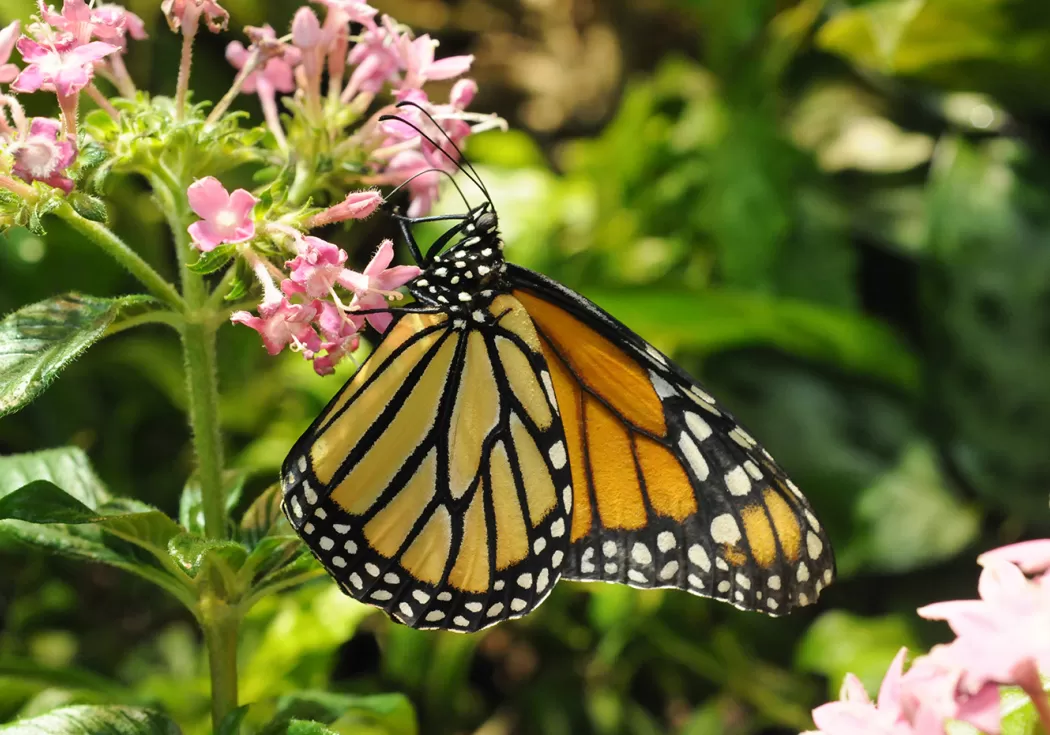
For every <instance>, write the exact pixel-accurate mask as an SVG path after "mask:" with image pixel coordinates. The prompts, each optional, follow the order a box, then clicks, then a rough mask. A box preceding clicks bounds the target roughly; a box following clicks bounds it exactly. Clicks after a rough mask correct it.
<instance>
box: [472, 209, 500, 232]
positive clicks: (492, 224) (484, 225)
mask: <svg viewBox="0 0 1050 735" xmlns="http://www.w3.org/2000/svg"><path fill="white" fill-rule="evenodd" d="M498 225H499V221H498V220H497V219H496V214H495V213H494V212H486V213H485V214H483V215H481V216H480V217H478V222H477V229H478V231H479V232H480V233H481V234H482V235H485V234H488V233H490V232H495V231H496V227H497V226H498Z"/></svg>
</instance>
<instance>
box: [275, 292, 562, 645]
mask: <svg viewBox="0 0 1050 735" xmlns="http://www.w3.org/2000/svg"><path fill="white" fill-rule="evenodd" d="M551 385H552V383H551V378H550V375H549V373H548V372H547V371H546V367H545V362H544V359H543V355H542V351H541V348H540V342H539V337H538V336H537V335H536V332H535V330H534V329H533V327H532V322H531V321H530V320H529V318H528V316H527V314H526V313H525V311H524V309H523V308H522V306H521V304H520V303H518V302H517V301H516V300H515V299H514V298H513V297H510V296H498V297H497V298H496V299H495V300H494V301H493V302H492V304H491V305H490V306H489V308H488V309H487V310H484V311H475V312H474V314H473V315H472V318H471V319H470V320H467V319H458V318H457V319H453V318H451V317H449V316H448V315H446V314H437V315H421V314H411V315H405V316H402V317H401V318H400V319H398V321H397V322H395V324H394V325H393V326H392V327H391V329H390V330H389V331H388V333H387V335H386V337H385V338H384V340H383V341H382V342H381V343H380V345H379V347H378V348H377V349H376V351H375V352H374V353H373V354H372V355H371V356H370V357H369V359H368V360H367V361H366V363H365V364H364V365H363V366H362V368H361V369H360V370H359V371H358V372H357V374H356V375H355V376H354V377H353V378H352V379H351V380H350V381H349V382H348V383H347V384H346V385H345V386H344V387H343V389H342V390H341V391H340V392H339V394H337V395H336V397H335V398H334V399H333V400H332V402H331V403H330V404H329V405H328V407H327V408H326V409H325V410H324V412H322V414H321V415H320V416H319V417H318V419H317V420H316V421H315V422H314V424H313V425H312V426H311V427H310V429H309V430H308V431H307V432H306V433H305V434H304V435H303V437H302V438H300V440H299V441H298V442H297V443H296V445H295V447H294V448H293V450H292V452H291V453H290V454H289V456H288V459H287V460H286V461H285V464H284V467H283V487H284V501H283V507H284V509H285V512H286V514H287V515H288V518H289V519H290V520H291V521H292V524H293V525H294V526H295V528H296V530H297V531H298V532H299V533H300V535H301V536H302V537H303V538H304V539H305V540H306V543H307V545H308V546H309V547H310V549H311V550H312V551H313V553H314V554H315V556H317V558H318V559H319V560H320V561H321V563H322V564H323V565H324V566H325V568H326V569H327V570H328V572H329V573H330V574H331V575H332V576H333V577H334V578H335V579H336V580H337V581H338V582H339V584H340V585H341V587H342V588H343V590H344V591H345V592H346V593H347V594H349V595H350V596H351V597H354V598H355V599H357V600H360V601H362V602H365V603H368V604H371V605H376V606H378V607H381V608H382V609H384V610H385V611H386V612H387V613H389V614H390V615H392V616H393V617H394V618H395V619H397V620H398V621H400V622H402V623H405V624H407V625H411V626H413V627H417V628H441V629H449V630H456V631H460V632H470V631H476V630H480V629H481V628H484V627H487V626H489V625H493V624H495V623H498V622H500V621H502V620H506V619H509V618H516V617H521V616H522V615H525V614H527V613H528V612H529V611H531V610H532V609H534V608H535V607H536V606H537V605H539V604H540V603H541V602H542V601H543V600H544V599H545V598H546V596H547V595H548V594H549V593H550V590H551V588H552V587H553V586H554V583H555V582H556V581H557V579H558V577H559V575H560V567H561V565H562V564H563V563H564V562H565V559H566V558H567V555H568V544H569V541H568V524H569V513H570V508H571V502H572V493H571V487H570V484H571V478H570V474H569V468H568V464H567V459H566V453H565V443H564V434H563V432H562V428H561V420H560V418H559V416H558V412H557V407H556V405H557V404H556V402H555V400H554V395H553V389H552V388H551V387H550V386H551Z"/></svg>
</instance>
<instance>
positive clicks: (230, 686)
mask: <svg viewBox="0 0 1050 735" xmlns="http://www.w3.org/2000/svg"><path fill="white" fill-rule="evenodd" d="M199 622H200V625H201V629H202V630H203V631H204V643H205V645H206V646H207V648H208V670H209V673H210V675H211V722H212V731H213V732H217V731H218V729H219V725H220V724H222V721H223V720H224V719H225V718H226V715H228V714H229V713H230V712H232V711H233V710H235V709H237V700H238V695H237V635H238V631H239V628H240V622H241V614H240V611H239V610H238V609H237V608H235V607H231V606H229V605H227V604H226V603H225V602H223V601H221V600H217V599H215V598H214V597H205V598H204V599H202V600H201V603H200V610H199Z"/></svg>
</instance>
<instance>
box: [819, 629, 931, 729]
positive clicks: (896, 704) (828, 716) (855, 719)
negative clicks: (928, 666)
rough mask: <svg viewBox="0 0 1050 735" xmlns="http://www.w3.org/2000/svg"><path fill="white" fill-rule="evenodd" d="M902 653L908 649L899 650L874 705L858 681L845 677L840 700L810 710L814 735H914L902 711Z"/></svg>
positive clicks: (855, 678)
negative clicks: (817, 734)
mask: <svg viewBox="0 0 1050 735" xmlns="http://www.w3.org/2000/svg"><path fill="white" fill-rule="evenodd" d="M905 654H907V649H904V648H902V649H901V650H900V652H899V653H898V654H897V656H896V657H895V658H894V659H893V663H891V664H890V668H889V670H888V671H887V672H886V677H885V678H884V679H883V680H882V686H881V687H880V688H879V698H878V702H877V704H876V703H873V702H872V701H871V699H870V698H869V697H868V693H867V692H866V691H864V685H863V684H861V683H860V680H859V679H857V677H855V676H854V675H853V674H847V675H846V680H845V681H844V682H843V683H842V693H841V694H840V696H839V701H838V702H829V703H828V704H824V705H821V706H820V707H817V708H816V709H815V710H813V722H814V723H816V725H817V728H819V729H818V730H817V732H818V733H821V734H822V735H911V734H912V733H913V732H915V731H914V730H912V728H911V726H910V725H909V724H908V722H907V721H905V720H904V719H903V715H902V712H901V701H900V684H901V673H902V671H903V669H904V656H905ZM811 735H813V734H811Z"/></svg>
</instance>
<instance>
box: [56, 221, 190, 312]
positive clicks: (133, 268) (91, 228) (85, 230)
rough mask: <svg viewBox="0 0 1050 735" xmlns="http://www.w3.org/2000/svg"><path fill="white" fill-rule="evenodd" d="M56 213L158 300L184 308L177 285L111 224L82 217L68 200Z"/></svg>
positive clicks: (179, 309)
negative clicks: (165, 276) (163, 275)
mask: <svg viewBox="0 0 1050 735" xmlns="http://www.w3.org/2000/svg"><path fill="white" fill-rule="evenodd" d="M54 214H55V215H56V216H57V217H59V218H61V219H62V220H63V221H65V222H66V224H68V225H69V226H70V227H72V228H73V229H74V230H76V231H77V232H79V233H80V234H81V235H83V236H84V237H86V238H87V239H89V240H91V242H93V243H95V245H97V246H99V247H100V248H101V249H102V250H103V251H105V252H106V254H107V255H109V256H110V257H111V258H113V259H114V260H116V261H117V262H118V263H120V264H121V265H122V266H124V267H125V268H127V269H128V271H130V273H131V275H133V276H135V278H137V279H139V281H140V282H141V283H142V285H144V286H145V287H146V288H147V289H149V292H150V293H152V294H153V295H154V296H156V297H157V298H158V299H161V300H162V301H164V302H166V303H168V304H171V305H172V306H173V307H175V309H176V310H178V311H184V310H185V308H186V303H185V302H184V301H183V300H182V297H181V296H179V292H178V291H176V290H175V287H174V286H172V285H171V284H170V283H168V282H167V281H166V280H164V278H163V277H162V276H161V275H160V274H159V273H157V271H155V270H153V267H152V266H151V265H150V264H149V263H147V262H146V261H145V260H143V259H142V257H141V256H140V255H139V254H138V253H136V252H135V251H134V250H132V249H131V248H130V247H128V245H127V243H125V242H124V241H123V240H121V239H120V238H119V237H117V236H116V235H115V234H114V233H113V231H112V230H110V229H109V228H108V227H106V226H105V225H103V224H100V223H98V222H93V221H92V220H89V219H85V218H84V217H81V216H80V215H79V214H77V211H76V210H75V209H73V207H72V206H70V205H69V204H68V203H66V202H63V203H62V204H60V205H59V206H58V207H57V208H56V209H55V210H54Z"/></svg>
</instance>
